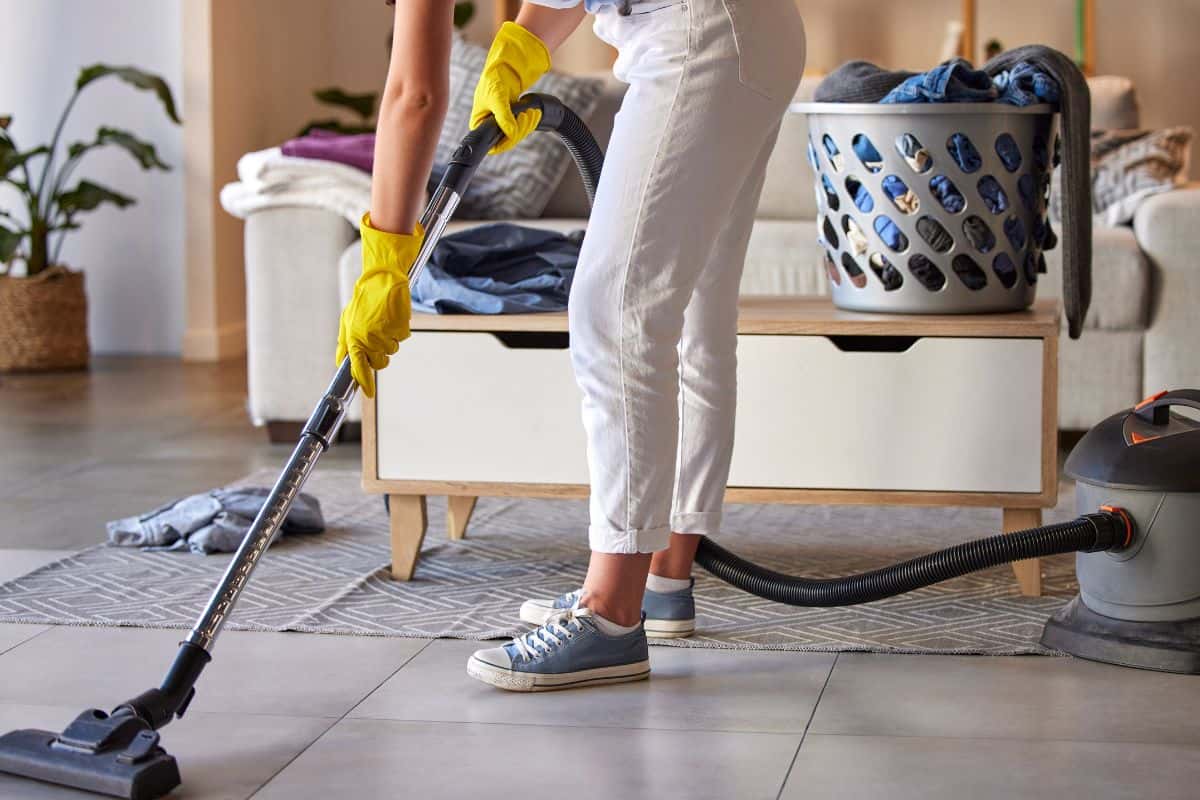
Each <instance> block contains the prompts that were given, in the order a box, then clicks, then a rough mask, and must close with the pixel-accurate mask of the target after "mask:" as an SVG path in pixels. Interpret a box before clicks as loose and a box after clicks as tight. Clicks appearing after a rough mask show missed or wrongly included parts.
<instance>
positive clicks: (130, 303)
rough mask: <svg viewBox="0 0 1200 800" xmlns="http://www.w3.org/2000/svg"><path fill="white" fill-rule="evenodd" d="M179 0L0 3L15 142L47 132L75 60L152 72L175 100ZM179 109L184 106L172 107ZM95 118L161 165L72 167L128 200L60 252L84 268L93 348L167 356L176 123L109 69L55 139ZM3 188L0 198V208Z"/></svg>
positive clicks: (175, 338)
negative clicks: (151, 148) (142, 143)
mask: <svg viewBox="0 0 1200 800" xmlns="http://www.w3.org/2000/svg"><path fill="white" fill-rule="evenodd" d="M181 2H182V0H86V2H83V1H81V0H37V2H30V1H29V0H0V19H2V20H4V27H3V29H2V30H0V114H6V113H11V114H12V115H13V126H12V128H11V129H10V131H11V133H12V134H13V135H14V137H15V138H16V139H17V143H18V144H19V145H21V146H23V147H28V146H31V145H34V144H41V143H43V142H45V141H47V140H48V139H49V137H50V135H51V133H52V132H53V128H54V124H55V122H56V121H57V119H58V115H59V113H60V112H61V109H62V107H63V105H64V104H65V102H66V100H67V97H68V95H69V94H70V92H71V90H72V88H73V85H74V81H75V77H76V75H77V74H78V71H79V69H80V68H81V67H83V66H85V65H88V64H93V63H96V62H100V61H103V62H107V63H113V64H130V65H133V66H138V67H141V68H144V69H147V70H150V71H152V72H156V73H158V74H160V75H162V76H163V77H164V78H165V79H166V81H167V83H168V84H169V85H170V86H171V89H172V91H173V92H174V94H175V99H176V102H177V103H181V97H180V87H181V83H182V60H181V56H180V43H181V25H180V3H181ZM180 113H181V114H183V115H184V116H185V117H186V109H182V108H181V109H180ZM100 125H110V126H113V127H117V128H124V129H127V130H130V131H132V132H133V133H135V134H137V135H139V136H140V137H142V138H144V139H147V140H149V141H151V142H153V143H154V144H155V145H156V146H157V148H158V152H159V156H160V158H161V159H162V160H163V161H165V162H166V163H167V164H170V165H172V167H174V169H173V170H172V171H171V172H166V173H164V172H157V171H155V172H146V173H144V172H142V170H141V167H139V166H138V165H137V163H136V162H134V161H133V159H132V158H130V157H129V156H128V155H126V154H125V153H124V151H121V150H117V149H108V150H104V151H97V152H94V153H92V154H91V155H89V156H88V160H87V161H85V162H84V163H83V165H82V166H81V168H80V169H79V171H78V172H77V173H76V174H77V175H78V176H79V177H84V178H88V179H90V180H92V181H94V182H96V183H100V184H103V185H106V186H110V187H111V188H113V189H115V190H117V191H119V192H121V193H123V194H127V195H130V196H133V197H135V198H137V201H138V202H137V205H134V206H131V207H129V208H128V209H126V210H124V211H121V210H117V209H114V208H104V209H102V210H98V211H96V212H93V213H92V214H90V215H86V216H85V217H82V218H81V219H82V221H83V224H84V227H83V229H82V230H80V231H76V232H75V233H73V234H72V235H71V236H70V238H68V239H67V243H66V245H65V247H64V248H63V261H64V262H65V263H67V264H69V265H70V266H71V267H73V268H82V269H83V270H84V271H85V272H86V273H87V286H88V299H89V311H90V316H91V319H90V326H89V327H90V332H91V340H92V347H93V349H94V350H95V351H96V352H101V353H103V352H109V353H112V352H125V353H130V352H137V353H177V352H179V349H180V341H181V337H182V335H183V253H184V208H183V173H182V169H181V166H182V161H183V157H182V144H183V136H182V129H181V128H180V127H178V126H176V125H174V124H173V123H171V122H170V120H169V119H168V118H167V117H166V115H165V114H164V113H163V112H162V108H161V106H160V105H159V104H158V101H157V99H155V98H154V96H153V95H152V94H150V93H148V92H141V91H136V90H134V89H132V88H130V87H128V86H126V85H125V84H124V83H122V82H120V81H118V80H117V79H115V78H106V79H104V80H102V81H99V82H97V83H95V84H92V85H91V86H89V87H88V89H87V90H86V91H85V93H84V94H83V95H82V96H81V97H80V100H79V103H78V104H77V105H76V107H75V111H74V112H73V114H72V117H71V120H70V121H69V122H68V124H67V130H66V134H65V136H64V139H65V141H66V142H72V141H75V140H80V139H89V138H91V137H92V136H93V135H94V133H95V130H96V128H98V127H99V126H100ZM11 200H12V197H11V196H10V195H8V194H5V195H0V205H3V206H11Z"/></svg>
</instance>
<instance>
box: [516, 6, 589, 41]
mask: <svg viewBox="0 0 1200 800" xmlns="http://www.w3.org/2000/svg"><path fill="white" fill-rule="evenodd" d="M586 14H587V12H585V11H584V8H583V3H582V2H580V4H579V5H577V6H573V7H572V8H548V7H546V6H539V5H534V4H533V3H522V4H521V11H520V12H519V13H518V14H517V24H518V25H520V26H521V27H523V28H525V30H527V31H529V32H530V33H532V34H533V35H535V36H537V37H538V38H539V39H541V40H542V41H543V42H545V43H546V47H547V48H549V49H550V52H554V51H555V50H556V49H558V46H559V45H560V44H562V43H563V42H565V41H566V40H567V37H568V36H570V35H571V34H572V33H574V31H575V29H576V28H578V27H579V23H580V22H582V21H583V18H584V16H586Z"/></svg>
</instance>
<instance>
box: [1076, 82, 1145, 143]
mask: <svg viewBox="0 0 1200 800" xmlns="http://www.w3.org/2000/svg"><path fill="white" fill-rule="evenodd" d="M1088 88H1089V89H1090V90H1091V92H1092V130H1112V129H1118V130H1132V129H1134V128H1140V127H1141V120H1140V114H1139V112H1138V101H1137V91H1136V90H1135V89H1134V86H1133V81H1131V80H1130V79H1129V78H1125V77H1122V76H1120V75H1097V76H1095V77H1092V78H1088Z"/></svg>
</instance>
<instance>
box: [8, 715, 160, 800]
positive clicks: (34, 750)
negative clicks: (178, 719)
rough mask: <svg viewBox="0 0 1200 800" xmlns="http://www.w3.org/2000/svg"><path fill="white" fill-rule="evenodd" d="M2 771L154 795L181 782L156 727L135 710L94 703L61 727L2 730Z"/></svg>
mask: <svg viewBox="0 0 1200 800" xmlns="http://www.w3.org/2000/svg"><path fill="white" fill-rule="evenodd" d="M0 772H9V773H12V774H14V775H20V776H22V777H25V778H32V779H33V780H38V781H45V782H46V783H56V784H59V785H61V786H70V787H72V788H75V789H83V790H84V791H88V792H94V793H96V794H106V795H110V796H112V797H123V798H126V800H155V798H159V797H162V796H164V795H166V794H167V793H169V792H170V791H171V790H172V789H174V788H175V787H176V786H178V785H179V783H180V778H179V766H178V765H177V764H176V763H175V758H174V756H171V755H169V754H168V753H167V752H166V751H165V750H163V749H162V748H161V747H159V744H158V733H157V732H156V731H153V730H151V729H150V728H149V726H147V725H146V723H145V722H143V721H142V720H140V719H138V718H137V717H133V716H126V715H114V716H109V715H108V714H105V713H104V712H103V711H99V710H96V709H92V710H89V711H85V712H83V713H82V714H80V715H79V716H78V717H76V718H75V721H74V722H72V723H71V724H70V725H68V726H67V728H66V729H65V730H64V731H63V732H62V733H61V734H59V733H52V732H50V731H40V730H32V729H26V730H19V731H12V732H11V733H6V734H4V735H3V736H0Z"/></svg>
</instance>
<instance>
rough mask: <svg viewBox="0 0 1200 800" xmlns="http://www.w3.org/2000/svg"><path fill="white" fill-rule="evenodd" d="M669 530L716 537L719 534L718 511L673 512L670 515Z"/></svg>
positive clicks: (719, 517)
mask: <svg viewBox="0 0 1200 800" xmlns="http://www.w3.org/2000/svg"><path fill="white" fill-rule="evenodd" d="M671 530H673V531H675V533H690V534H697V535H700V536H716V535H717V534H718V533H720V532H721V512H720V511H688V512H679V511H677V512H675V513H674V514H672V515H671Z"/></svg>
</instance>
